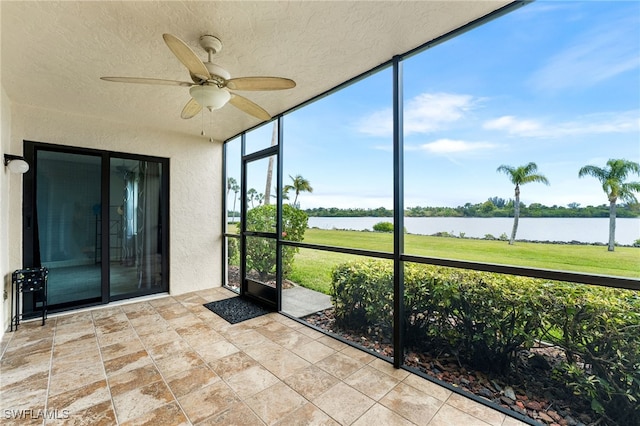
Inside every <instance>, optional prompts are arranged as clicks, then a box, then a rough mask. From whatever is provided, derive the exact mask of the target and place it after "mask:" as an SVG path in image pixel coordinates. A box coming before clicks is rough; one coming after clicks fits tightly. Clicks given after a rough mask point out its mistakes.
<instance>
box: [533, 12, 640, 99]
mask: <svg viewBox="0 0 640 426" xmlns="http://www.w3.org/2000/svg"><path fill="white" fill-rule="evenodd" d="M637 39H638V29H637V18H634V17H632V16H628V17H623V18H620V19H618V20H617V22H610V21H608V22H607V23H606V26H604V25H603V26H600V27H596V28H591V29H590V30H589V32H587V33H584V34H578V35H577V36H576V41H575V42H574V43H573V44H572V45H571V46H569V47H567V48H566V49H564V50H561V51H559V52H558V53H557V54H555V55H554V56H552V57H551V58H550V59H549V60H548V62H547V63H546V64H545V65H544V66H542V67H541V68H540V69H539V70H537V71H536V72H534V73H533V75H532V77H531V79H530V81H529V82H530V84H531V85H532V86H533V88H534V89H536V90H551V91H556V90H561V89H565V88H574V87H590V86H593V85H595V84H597V83H599V82H601V81H604V80H607V79H609V78H612V77H614V76H616V75H618V74H621V73H624V72H627V71H631V70H634V69H637V68H640V55H638V47H637V46H638V45H637Z"/></svg>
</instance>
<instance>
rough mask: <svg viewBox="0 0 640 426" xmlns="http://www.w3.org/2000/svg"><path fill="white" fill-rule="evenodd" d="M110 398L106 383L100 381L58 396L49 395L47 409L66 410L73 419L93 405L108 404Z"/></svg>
mask: <svg viewBox="0 0 640 426" xmlns="http://www.w3.org/2000/svg"><path fill="white" fill-rule="evenodd" d="M110 398H111V395H110V394H109V388H108V387H107V382H106V381H105V380H100V381H97V382H94V383H90V384H88V385H85V386H83V387H80V388H77V389H73V390H70V391H67V392H63V393H61V394H58V395H51V394H49V400H48V401H47V409H49V410H58V411H62V410H68V411H69V415H70V416H72V417H73V416H75V415H78V413H81V412H83V411H85V410H87V409H89V408H91V407H93V406H95V405H98V404H102V403H104V402H109V401H110Z"/></svg>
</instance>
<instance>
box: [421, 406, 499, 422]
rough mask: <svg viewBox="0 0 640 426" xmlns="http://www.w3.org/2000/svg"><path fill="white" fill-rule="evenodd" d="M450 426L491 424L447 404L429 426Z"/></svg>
mask: <svg viewBox="0 0 640 426" xmlns="http://www.w3.org/2000/svg"><path fill="white" fill-rule="evenodd" d="M501 423H502V422H501ZM450 425H465V426H489V423H486V422H483V421H482V420H480V419H478V418H476V417H473V416H472V415H471V414H467V413H465V412H464V411H460V410H458V409H457V408H455V407H452V406H450V405H446V404H445V405H444V406H443V407H442V408H440V410H439V411H438V412H437V413H436V415H435V416H434V417H433V419H432V420H431V422H430V423H429V426H450Z"/></svg>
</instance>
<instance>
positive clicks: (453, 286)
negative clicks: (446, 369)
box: [331, 261, 640, 424]
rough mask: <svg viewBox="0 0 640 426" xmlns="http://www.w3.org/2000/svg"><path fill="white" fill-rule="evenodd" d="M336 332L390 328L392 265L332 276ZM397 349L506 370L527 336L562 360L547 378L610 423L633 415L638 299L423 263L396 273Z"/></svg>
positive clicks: (342, 270) (638, 408) (345, 267)
mask: <svg viewBox="0 0 640 426" xmlns="http://www.w3.org/2000/svg"><path fill="white" fill-rule="evenodd" d="M332 277H333V280H332V286H331V298H332V301H333V303H334V306H335V317H336V323H337V325H338V326H342V327H348V328H353V329H366V328H368V327H371V326H376V327H384V328H387V329H391V327H392V324H393V319H392V314H393V267H392V264H391V263H390V262H388V261H365V262H350V263H346V264H342V265H338V266H337V267H336V268H335V269H334V271H333V276H332ZM404 278H405V279H404V289H405V294H404V302H405V307H404V315H405V316H404V319H403V324H404V327H405V341H406V345H407V346H409V347H414V348H418V349H421V348H426V349H434V348H438V349H442V350H446V351H450V353H453V354H456V355H457V356H458V357H459V358H460V359H462V360H465V361H466V362H468V363H469V364H471V365H473V366H475V367H478V368H481V369H484V370H494V371H495V370H498V371H501V370H506V369H508V368H509V367H510V366H511V365H513V362H514V359H515V355H516V353H517V352H518V351H520V350H522V349H529V348H531V347H532V346H533V345H534V343H535V342H536V340H544V341H547V342H551V343H553V344H555V345H557V346H558V347H560V348H561V349H562V350H564V352H565V354H566V361H565V362H562V363H560V364H559V366H558V367H556V377H557V378H559V379H561V380H563V381H564V383H565V385H566V387H567V388H568V389H570V390H571V391H573V393H574V394H576V395H578V396H580V397H582V398H584V399H585V400H586V402H587V403H590V404H591V407H592V409H593V410H594V411H595V412H596V413H598V414H600V415H601V416H606V417H607V418H608V419H612V420H613V421H615V422H617V423H618V424H633V422H634V421H636V420H637V419H638V418H639V417H640V403H639V401H640V294H639V293H638V292H634V291H630V290H618V289H611V288H600V287H595V286H588V285H581V284H571V283H562V282H554V281H545V280H541V279H534V278H526V277H518V276H510V275H505V274H495V273H487V272H480V271H470V270H462V269H454V268H446V267H439V266H432V265H420V264H407V265H405V271H404Z"/></svg>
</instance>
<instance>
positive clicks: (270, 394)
mask: <svg viewBox="0 0 640 426" xmlns="http://www.w3.org/2000/svg"><path fill="white" fill-rule="evenodd" d="M245 402H246V403H247V405H248V406H249V407H250V408H251V409H252V410H253V411H254V412H255V413H256V414H257V415H258V416H259V417H260V418H261V419H262V421H264V422H265V423H266V424H268V425H272V424H275V423H276V422H277V421H278V420H280V419H282V418H283V417H285V416H286V415H288V414H289V413H291V412H292V411H295V410H297V409H298V408H299V407H302V406H303V405H304V404H306V402H307V400H306V399H304V398H303V397H302V396H301V395H300V394H298V393H297V392H296V391H294V390H293V389H291V388H290V387H289V386H287V385H285V384H284V383H282V382H278V383H277V384H275V385H273V386H271V387H270V388H267V389H265V390H263V391H262V392H259V393H257V394H256V395H254V396H252V397H251V398H248V399H247V400H246V401H245Z"/></svg>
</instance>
